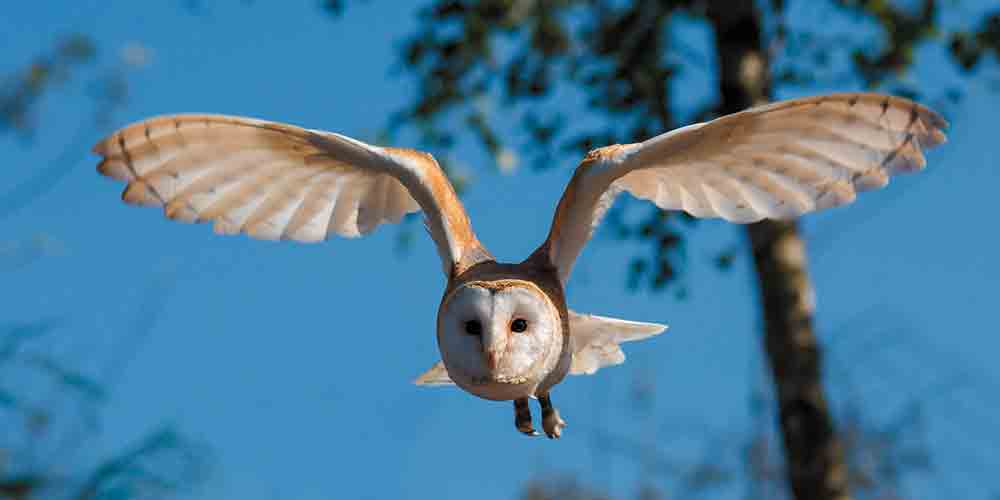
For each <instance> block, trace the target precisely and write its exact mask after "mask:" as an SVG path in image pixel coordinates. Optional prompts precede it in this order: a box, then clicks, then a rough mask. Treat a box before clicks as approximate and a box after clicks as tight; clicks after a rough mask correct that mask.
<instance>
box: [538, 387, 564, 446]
mask: <svg viewBox="0 0 1000 500" xmlns="http://www.w3.org/2000/svg"><path fill="white" fill-rule="evenodd" d="M538 402H539V403H541V404H542V429H545V435H546V436H548V437H549V439H559V436H561V435H562V430H563V427H566V421H564V420H563V419H562V418H561V417H560V416H559V410H557V409H555V407H554V406H552V400H551V399H549V394H548V393H545V394H542V395H539V396H538Z"/></svg>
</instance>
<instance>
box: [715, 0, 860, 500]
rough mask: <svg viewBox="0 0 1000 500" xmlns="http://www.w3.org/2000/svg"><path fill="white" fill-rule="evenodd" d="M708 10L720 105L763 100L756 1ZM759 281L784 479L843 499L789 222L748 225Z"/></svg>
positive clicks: (811, 498)
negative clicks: (715, 54) (717, 58)
mask: <svg viewBox="0 0 1000 500" xmlns="http://www.w3.org/2000/svg"><path fill="white" fill-rule="evenodd" d="M708 17H709V21H710V22H711V24H712V26H713V28H714V30H715V41H716V49H717V51H718V57H719V82H720V100H721V107H720V112H721V113H723V114H725V113H733V112H736V111H740V110H742V109H745V108H748V107H750V106H754V105H757V104H761V103H764V102H766V101H767V100H768V97H769V95H770V67H769V64H770V62H769V61H768V55H767V53H766V51H765V50H764V46H763V43H762V42H763V36H764V35H763V26H762V22H761V13H760V12H759V10H758V9H757V7H756V6H755V2H754V0H716V1H712V2H710V3H709V8H708ZM747 233H748V234H749V237H750V243H751V246H752V249H753V259H754V264H755V266H756V270H757V278H758V280H757V281H758V283H759V287H760V298H761V305H762V307H763V317H764V339H765V341H764V347H765V350H766V352H767V359H768V363H769V365H770V369H771V376H772V378H773V381H774V386H775V393H776V395H777V399H778V413H779V417H780V425H781V434H782V438H783V441H784V449H785V462H786V464H787V474H788V481H789V484H790V485H791V488H792V492H793V494H794V496H795V498H797V499H799V500H833V499H836V500H846V499H848V498H850V495H849V491H848V486H847V468H846V466H845V464H844V456H843V449H842V446H841V442H840V439H839V436H838V435H837V434H836V432H835V431H834V428H833V420H832V418H831V417H830V412H829V408H828V406H827V404H826V398H825V397H824V395H823V384H822V381H821V379H820V374H821V373H822V370H821V361H822V359H821V352H820V348H819V345H818V344H817V342H816V335H815V333H814V332H813V288H812V284H811V283H810V281H809V274H808V272H807V270H806V257H805V245H804V244H803V241H802V238H801V236H800V235H799V231H798V225H797V224H796V223H795V222H794V221H763V222H758V223H756V224H752V225H749V226H747Z"/></svg>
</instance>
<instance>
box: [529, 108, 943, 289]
mask: <svg viewBox="0 0 1000 500" xmlns="http://www.w3.org/2000/svg"><path fill="white" fill-rule="evenodd" d="M947 126H948V123H947V121H945V120H944V118H942V117H941V116H940V115H938V114H937V113H935V112H934V111H932V110H930V109H929V108H927V107H925V106H922V105H920V104H918V103H915V102H913V101H910V100H907V99H903V98H899V97H892V96H885V95H879V94H832V95H827V96H818V97H809V98H803V99H794V100H789V101H783V102H777V103H773V104H769V105H765V106H759V107H756V108H751V109H748V110H746V111H743V112H740V113H735V114H732V115H727V116H724V117H721V118H718V119H716V120H713V121H710V122H707V123H696V124H693V125H689V126H687V127H683V128H680V129H677V130H674V131H671V132H668V133H665V134H662V135H659V136H657V137H653V138H652V139H649V140H647V141H645V142H642V143H639V144H628V145H614V146H608V147H605V148H600V149H597V150H594V151H591V152H590V154H588V155H587V157H586V158H585V159H584V160H583V162H582V163H581V164H580V166H579V167H577V170H576V172H575V173H574V175H573V178H572V179H571V180H570V183H569V185H568V186H567V188H566V192H565V193H564V194H563V197H562V199H561V200H560V201H559V206H558V207H557V208H556V215H555V217H554V219H553V222H552V228H551V229H550V231H549V237H548V239H547V240H546V241H545V243H543V244H542V246H541V247H540V248H539V250H538V251H539V252H545V253H547V254H548V256H549V259H550V261H551V262H552V263H553V265H555V266H556V267H557V268H558V269H559V274H560V277H561V279H562V280H563V283H565V282H566V281H567V280H568V278H569V275H570V272H571V270H572V267H573V263H574V262H575V260H576V258H577V256H578V255H579V253H580V251H581V249H582V248H583V245H584V244H586V242H587V241H588V240H589V239H590V236H591V234H592V232H593V228H594V227H595V226H596V225H597V224H598V223H599V222H600V220H601V218H602V217H603V215H604V212H605V211H606V210H607V208H608V206H609V205H610V204H611V200H609V199H608V198H609V193H610V197H611V198H613V197H614V194H617V193H618V192H619V191H622V190H624V191H628V192H629V193H631V194H632V195H633V196H635V197H637V198H641V199H646V200H650V201H652V202H653V203H655V204H656V205H657V206H658V207H660V208H662V209H664V210H684V211H686V212H688V213H690V214H691V215H694V216H695V217H721V218H723V219H725V220H728V221H731V222H739V223H748V222H755V221H758V220H761V219H764V218H791V217H797V216H799V215H802V214H804V213H807V212H811V211H814V210H818V209H824V208H830V207H835V206H838V205H844V204H847V203H851V202H852V201H854V199H855V197H856V193H858V192H861V191H868V190H872V189H879V188H881V187H884V186H885V185H886V184H888V183H889V178H890V177H891V176H892V175H896V174H900V173H907V172H914V171H918V170H921V169H923V168H924V167H925V166H926V163H927V162H926V159H925V158H924V154H923V149H926V148H931V147H934V146H937V145H939V144H942V143H944V142H945V140H946V138H945V135H944V132H943V129H945V128H946V127H947Z"/></svg>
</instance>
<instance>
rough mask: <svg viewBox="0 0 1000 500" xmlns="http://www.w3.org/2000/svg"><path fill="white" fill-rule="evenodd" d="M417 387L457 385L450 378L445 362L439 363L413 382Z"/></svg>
mask: <svg viewBox="0 0 1000 500" xmlns="http://www.w3.org/2000/svg"><path fill="white" fill-rule="evenodd" d="M413 383H414V384H417V385H427V386H434V385H455V382H453V381H452V380H451V377H449V376H448V370H446V369H445V368H444V362H443V361H438V362H437V363H434V366H432V367H431V369H430V370H427V371H425V372H424V373H423V375H420V376H419V377H417V379H416V380H414V381H413Z"/></svg>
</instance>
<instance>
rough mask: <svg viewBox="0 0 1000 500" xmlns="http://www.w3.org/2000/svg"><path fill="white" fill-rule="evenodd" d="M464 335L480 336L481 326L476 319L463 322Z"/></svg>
mask: <svg viewBox="0 0 1000 500" xmlns="http://www.w3.org/2000/svg"><path fill="white" fill-rule="evenodd" d="M465 333H468V334H469V335H482V333H483V324H482V323H480V322H479V320H478V319H474V320H471V321H466V322H465Z"/></svg>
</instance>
